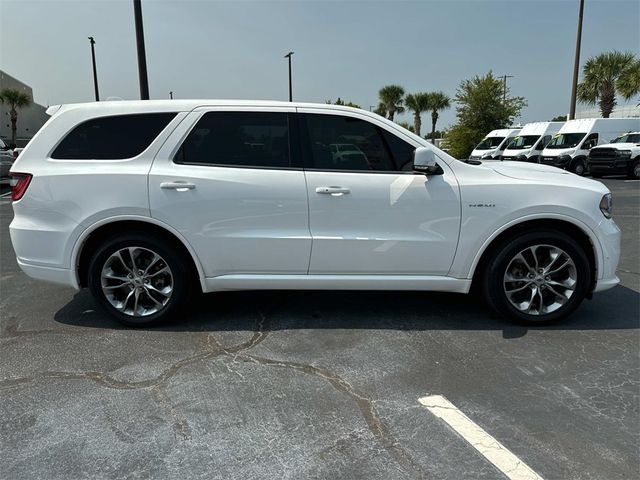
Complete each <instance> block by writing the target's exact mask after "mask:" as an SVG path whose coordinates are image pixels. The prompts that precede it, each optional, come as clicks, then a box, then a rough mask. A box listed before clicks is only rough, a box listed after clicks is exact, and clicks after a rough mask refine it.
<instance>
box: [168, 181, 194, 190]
mask: <svg viewBox="0 0 640 480" xmlns="http://www.w3.org/2000/svg"><path fill="white" fill-rule="evenodd" d="M160 188H163V189H165V190H177V191H178V192H186V191H187V190H193V189H194V188H196V186H195V185H194V184H193V183H188V182H162V183H161V184H160Z"/></svg>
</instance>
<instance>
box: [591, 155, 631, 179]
mask: <svg viewBox="0 0 640 480" xmlns="http://www.w3.org/2000/svg"><path fill="white" fill-rule="evenodd" d="M587 165H588V166H589V171H590V172H591V173H600V174H602V175H607V174H616V173H627V172H629V170H630V169H631V165H633V162H632V161H631V159H630V158H629V159H626V158H625V159H617V160H613V161H599V160H591V159H589V160H587Z"/></svg>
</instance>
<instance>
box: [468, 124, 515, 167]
mask: <svg viewBox="0 0 640 480" xmlns="http://www.w3.org/2000/svg"><path fill="white" fill-rule="evenodd" d="M519 132H520V128H502V129H500V130H493V131H492V132H490V133H489V135H487V136H486V137H484V139H482V141H481V142H480V143H479V144H478V146H477V147H476V148H474V150H473V152H471V155H469V158H470V159H474V158H482V159H483V160H491V159H493V158H497V157H498V156H499V155H501V154H502V151H503V150H504V149H505V148H507V144H508V143H509V142H510V141H511V139H512V138H513V137H515V136H516V135H517V134H518V133H519Z"/></svg>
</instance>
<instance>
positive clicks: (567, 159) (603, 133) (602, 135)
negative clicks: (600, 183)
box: [540, 118, 640, 175]
mask: <svg viewBox="0 0 640 480" xmlns="http://www.w3.org/2000/svg"><path fill="white" fill-rule="evenodd" d="M637 130H640V118H584V119H579V120H569V121H568V122H567V123H565V124H564V125H563V126H562V128H561V129H560V131H559V132H558V133H557V134H555V135H554V136H553V139H552V140H551V142H549V144H548V145H547V146H546V148H545V149H544V150H543V151H542V156H541V157H540V163H544V164H546V165H553V166H555V167H559V168H564V169H565V170H569V171H570V172H573V173H576V174H578V175H583V174H584V173H585V172H586V171H587V155H588V154H589V150H591V149H592V148H593V147H595V146H597V145H604V144H607V143H610V142H611V140H613V139H614V138H617V137H618V136H620V135H622V134H623V133H626V132H631V131H637Z"/></svg>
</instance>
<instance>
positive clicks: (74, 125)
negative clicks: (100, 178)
mask: <svg viewBox="0 0 640 480" xmlns="http://www.w3.org/2000/svg"><path fill="white" fill-rule="evenodd" d="M181 113H184V112H181V111H177V110H176V111H158V112H155V111H151V112H146V111H142V112H126V113H113V114H110V115H98V116H95V117H85V118H83V119H82V120H80V121H79V122H73V123H72V124H71V126H70V127H69V128H68V129H66V130H65V133H64V134H63V135H61V136H60V137H59V138H58V141H57V142H56V143H54V144H53V146H52V147H51V148H50V149H49V151H48V152H47V157H46V158H47V161H49V162H100V163H105V162H108V163H115V162H130V161H132V160H135V159H137V158H139V157H140V156H142V155H143V154H144V153H145V152H146V151H147V150H149V149H150V148H151V147H152V146H153V144H154V143H156V141H157V140H158V139H159V138H160V137H161V136H162V134H163V133H165V132H167V133H166V136H165V138H164V140H163V143H164V141H166V139H167V138H168V137H169V136H170V135H171V134H172V133H173V131H174V130H175V129H176V127H177V126H178V125H179V124H180V122H182V120H184V118H185V117H184V116H182V115H180V114H181ZM158 114H173V117H172V118H171V119H170V120H169V121H168V122H167V124H166V125H165V126H164V127H162V129H161V130H160V131H159V132H158V134H157V135H156V136H155V137H153V138H152V139H151V141H150V142H149V144H148V145H147V146H146V147H144V149H142V151H141V152H140V153H138V154H137V155H134V156H133V157H125V158H53V153H54V152H55V151H56V150H57V149H58V147H59V146H60V144H61V143H62V142H63V141H64V140H65V139H66V138H67V137H68V136H69V135H70V134H71V132H73V131H74V130H75V129H76V128H78V127H79V126H80V125H84V124H85V123H88V122H91V121H93V120H99V119H103V118H111V117H130V116H133V115H158ZM176 120H177V123H176V125H175V126H174V127H173V128H172V129H171V130H170V131H168V130H167V129H168V128H169V126H170V125H171V124H172V123H173V122H176Z"/></svg>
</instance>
